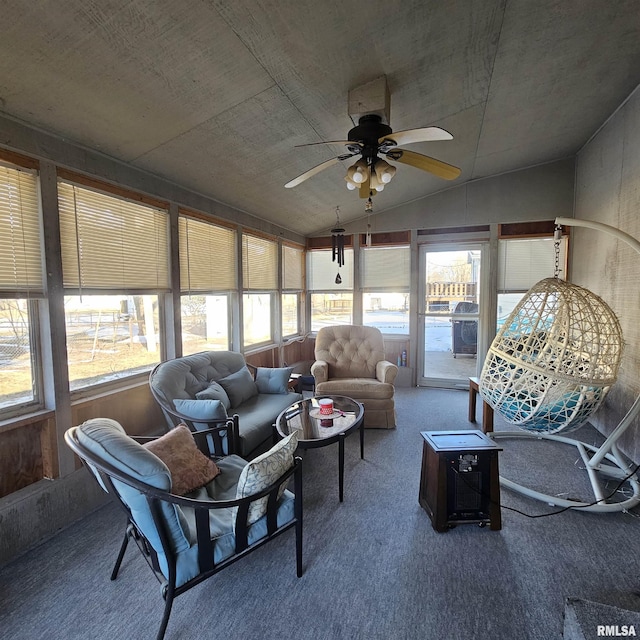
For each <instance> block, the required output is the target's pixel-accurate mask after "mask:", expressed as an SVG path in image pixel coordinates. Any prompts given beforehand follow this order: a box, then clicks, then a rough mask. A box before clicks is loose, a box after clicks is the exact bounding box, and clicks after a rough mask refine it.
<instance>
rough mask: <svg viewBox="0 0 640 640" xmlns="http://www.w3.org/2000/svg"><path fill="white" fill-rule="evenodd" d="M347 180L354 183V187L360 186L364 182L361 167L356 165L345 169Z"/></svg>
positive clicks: (364, 178)
mask: <svg viewBox="0 0 640 640" xmlns="http://www.w3.org/2000/svg"><path fill="white" fill-rule="evenodd" d="M347 180H351V182H355V183H356V185H359V184H362V183H363V182H364V181H365V180H366V176H365V175H364V171H363V170H362V167H361V166H360V165H358V163H356V164H354V165H353V166H351V167H349V168H348V169H347Z"/></svg>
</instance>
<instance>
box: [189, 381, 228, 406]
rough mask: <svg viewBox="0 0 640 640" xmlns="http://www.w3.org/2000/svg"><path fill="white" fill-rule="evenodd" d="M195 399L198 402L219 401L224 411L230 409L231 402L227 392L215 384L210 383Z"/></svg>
mask: <svg viewBox="0 0 640 640" xmlns="http://www.w3.org/2000/svg"><path fill="white" fill-rule="evenodd" d="M196 398H197V399H198V400H220V402H222V404H223V405H224V408H225V409H229V408H231V401H230V400H229V396H228V395H227V392H226V391H225V390H224V389H223V388H222V387H221V386H220V385H219V384H218V383H217V382H210V383H209V386H208V387H207V388H206V389H203V390H202V391H198V393H196Z"/></svg>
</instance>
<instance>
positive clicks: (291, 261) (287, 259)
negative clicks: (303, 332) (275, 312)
mask: <svg viewBox="0 0 640 640" xmlns="http://www.w3.org/2000/svg"><path fill="white" fill-rule="evenodd" d="M303 289H304V250H303V249H302V248H300V247H291V246H289V245H282V290H283V292H282V297H281V300H282V304H281V308H282V336H283V337H288V336H294V335H298V334H299V333H300V328H301V327H300V324H301V323H300V302H301V296H302V291H303Z"/></svg>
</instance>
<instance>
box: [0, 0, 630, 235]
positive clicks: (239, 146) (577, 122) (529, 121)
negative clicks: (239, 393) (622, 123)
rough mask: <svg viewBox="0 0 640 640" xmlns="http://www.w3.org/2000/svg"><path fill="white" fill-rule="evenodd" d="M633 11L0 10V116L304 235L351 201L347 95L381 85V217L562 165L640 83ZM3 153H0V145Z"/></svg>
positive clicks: (482, 5)
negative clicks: (397, 143)
mask: <svg viewBox="0 0 640 640" xmlns="http://www.w3.org/2000/svg"><path fill="white" fill-rule="evenodd" d="M639 34H640V4H639V3H638V1H637V0H616V1H615V2H612V1H611V0H466V1H464V2H454V1H451V0H440V1H439V2H434V1H432V0H384V1H382V0H313V1H310V0H261V1H250V0H233V2H227V1H226V0H209V1H205V0H188V1H186V2H176V1H175V0H133V1H125V0H55V1H54V0H50V1H44V0H32V1H30V2H22V1H20V0H6V1H5V2H3V3H2V37H1V38H0V110H1V111H2V112H4V113H5V114H8V115H10V116H12V117H14V118H18V119H20V120H22V121H25V122H27V123H29V124H31V125H34V126H37V127H39V128H42V129H44V130H46V131H48V132H52V133H54V134H57V135H59V136H62V137H64V138H65V139H67V140H71V141H74V142H77V143H80V144H82V145H85V146H88V147H91V148H93V149H98V150H100V151H101V152H103V153H105V154H107V155H109V156H113V157H115V158H117V159H119V160H122V161H124V162H127V163H130V164H131V165H133V166H135V167H139V168H142V169H145V170H147V171H150V172H152V173H155V174H157V175H160V176H163V177H166V178H168V179H170V180H171V181H173V182H175V183H178V184H180V185H183V186H185V187H188V188H190V189H192V190H194V191H197V192H199V193H202V194H204V195H207V196H209V197H211V198H214V199H215V200H218V201H220V202H224V203H226V204H229V205H231V206H233V207H235V208H237V209H241V210H243V211H246V212H248V213H251V214H254V215H257V216H259V217H262V218H265V219H267V220H270V221H271V222H273V223H275V224H278V225H280V226H282V227H285V228H288V229H291V230H293V231H296V232H298V233H300V234H303V235H307V234H313V233H318V232H321V231H323V230H326V229H328V228H329V227H330V226H331V225H332V223H333V222H334V221H335V213H334V211H335V207H336V206H337V205H339V206H340V210H341V217H342V219H343V220H344V221H345V222H348V221H349V220H352V219H355V218H359V217H361V216H362V215H363V201H362V200H360V199H359V198H358V196H357V193H354V192H348V191H347V190H346V188H345V182H344V180H343V177H344V174H345V172H346V168H347V166H348V164H349V163H348V162H344V163H338V164H337V165H335V166H333V167H331V168H329V169H327V170H325V171H324V172H322V173H320V174H318V175H316V176H314V177H313V178H311V179H309V180H307V181H306V182H304V183H303V184H301V185H300V186H298V187H296V188H295V189H284V188H283V185H284V184H285V183H286V182H287V181H289V180H291V179H292V178H294V177H295V176H297V175H299V174H301V173H302V172H304V171H306V170H307V169H309V168H311V167H313V166H314V165H317V164H319V163H321V162H323V161H325V160H327V159H329V158H331V157H333V156H336V155H338V154H339V153H342V152H343V151H344V147H340V146H334V145H319V146H312V147H304V148H295V145H300V144H305V143H310V142H318V141H326V140H340V139H344V138H345V136H346V133H347V131H348V130H349V129H350V128H351V127H352V126H353V125H352V122H351V119H350V118H349V116H348V112H347V99H348V92H349V90H350V89H353V88H354V87H357V86H360V85H362V84H364V83H366V82H369V81H370V80H373V79H374V78H377V77H379V76H381V75H385V76H386V78H387V82H388V85H389V89H390V92H391V121H390V124H391V126H392V128H393V129H394V130H396V131H399V130H404V129H411V128H415V127H424V126H429V125H437V126H440V127H443V128H445V129H447V130H448V131H450V132H451V133H452V134H453V135H454V140H453V141H447V142H432V143H418V144H413V145H411V147H410V148H411V150H413V151H417V152H420V153H425V154H427V155H430V156H433V157H436V158H439V159H441V160H444V161H445V162H448V163H451V164H454V165H456V166H459V167H460V168H461V169H462V174H461V176H460V177H459V178H457V179H456V180H455V181H454V182H453V183H451V182H446V181H443V180H441V179H439V178H436V177H433V176H431V175H430V174H427V173H424V172H422V171H419V170H418V169H415V168H413V167H409V166H406V165H400V166H399V168H398V172H397V175H396V177H395V178H394V180H393V182H392V183H391V184H390V185H389V186H388V187H387V188H386V189H385V191H384V192H383V193H381V194H379V195H378V196H376V198H375V200H374V210H375V212H376V213H380V212H382V211H384V210H386V209H389V208H392V207H396V206H398V205H400V204H402V203H404V202H410V201H413V200H416V199H418V198H421V197H424V196H426V195H429V194H431V193H434V192H437V191H440V190H442V189H444V188H447V187H449V186H451V185H452V184H454V185H455V184H461V183H464V182H466V181H469V180H473V179H477V178H482V177H486V176H491V175H495V174H499V173H503V172H505V171H511V170H516V169H520V168H524V167H528V166H531V165H535V164H538V163H543V162H548V161H552V160H556V159H559V158H564V157H567V156H571V155H573V154H575V152H576V151H577V150H578V149H579V148H580V147H581V146H582V145H583V144H584V143H585V142H586V141H587V140H588V139H589V137H590V136H591V135H592V134H593V133H594V132H595V131H596V130H597V128H598V127H599V126H600V125H601V124H602V123H603V122H604V121H605V120H606V118H607V117H608V116H609V115H610V114H611V113H612V112H613V111H614V110H615V109H616V107H618V106H619V105H620V104H621V102H622V101H623V100H624V99H625V97H626V96H628V95H629V93H630V92H631V91H632V90H633V89H634V88H635V87H636V85H637V84H638V83H639V82H640V37H638V36H639ZM1 142H2V141H0V143H1Z"/></svg>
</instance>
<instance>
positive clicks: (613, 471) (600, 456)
mask: <svg viewBox="0 0 640 640" xmlns="http://www.w3.org/2000/svg"><path fill="white" fill-rule="evenodd" d="M636 404H638V408H640V403H638V402H637V401H636ZM634 407H635V405H634ZM630 413H631V411H630ZM628 415H629V414H627V417H628ZM625 419H626V418H625ZM623 422H624V420H623ZM622 424H623V423H620V425H619V426H618V428H617V429H616V430H615V431H614V432H613V433H612V434H611V435H610V436H609V437H608V438H607V440H606V441H605V442H604V443H603V444H602V445H600V446H599V447H595V446H593V445H590V444H587V443H585V442H581V441H580V440H576V439H575V438H567V437H565V436H560V435H556V434H547V433H539V434H534V433H531V432H527V431H494V432H492V433H488V434H487V435H488V436H489V437H491V438H493V439H496V438H535V439H541V440H554V441H555V442H562V443H564V444H570V445H573V446H574V447H576V448H577V449H578V451H579V452H580V456H581V457H582V460H583V462H584V464H585V468H586V470H587V474H588V476H589V481H590V482H591V488H592V491H593V496H594V500H593V502H578V501H575V500H565V499H563V498H559V497H558V496H552V495H547V494H544V493H541V492H540V491H536V490H535V489H530V488H528V487H525V486H523V485H520V484H517V483H516V482H513V481H511V480H507V479H506V478H503V477H502V476H500V484H501V485H502V486H504V487H507V488H508V489H512V490H514V491H517V492H518V493H521V494H523V495H525V496H528V497H530V498H534V499H535V500H540V501H541V502H546V503H547V504H548V505H550V506H554V507H570V508H572V509H580V510H582V511H590V512H592V513H612V512H616V511H623V512H626V511H628V510H629V509H633V507H635V506H636V505H638V504H640V482H639V481H638V478H637V477H636V475H635V473H636V471H637V469H636V470H633V468H632V466H630V465H629V464H627V463H626V462H625V461H624V459H623V457H622V455H621V453H620V450H619V449H618V447H617V446H616V441H617V440H618V438H620V436H621V435H622V433H623V432H624V430H625V429H626V427H625V428H623V429H622V430H620V426H622ZM628 424H630V421H629V423H628ZM589 452H591V453H593V455H590V454H589ZM603 460H607V461H608V462H610V463H612V464H607V463H604V464H603V462H602V461H603ZM599 473H600V474H602V475H603V476H607V477H609V478H614V479H616V480H619V481H622V480H625V479H626V480H628V482H629V484H630V485H631V487H632V489H633V495H632V496H631V497H629V498H627V499H626V500H623V501H621V502H608V496H606V495H605V494H604V492H603V490H602V486H601V484H600V478H599V476H598V474H599Z"/></svg>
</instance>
